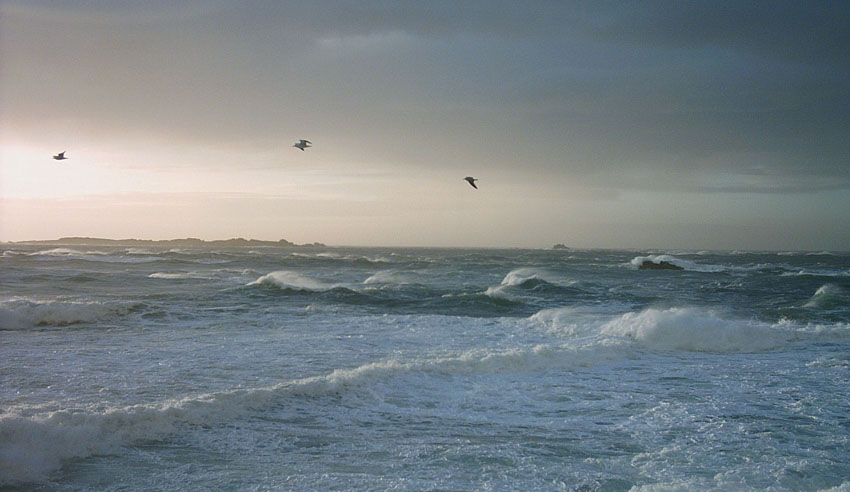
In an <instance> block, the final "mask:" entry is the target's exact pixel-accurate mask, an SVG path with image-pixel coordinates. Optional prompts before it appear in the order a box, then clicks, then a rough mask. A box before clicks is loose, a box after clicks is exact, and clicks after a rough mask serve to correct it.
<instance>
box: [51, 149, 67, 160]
mask: <svg viewBox="0 0 850 492" xmlns="http://www.w3.org/2000/svg"><path fill="white" fill-rule="evenodd" d="M53 158H54V159H56V160H57V161H64V160H65V159H67V157H65V151H64V150H63V151H62V152H59V153H58V154H56V155H54V156H53Z"/></svg>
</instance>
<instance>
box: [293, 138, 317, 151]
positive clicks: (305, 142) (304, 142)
mask: <svg viewBox="0 0 850 492" xmlns="http://www.w3.org/2000/svg"><path fill="white" fill-rule="evenodd" d="M312 146H313V142H311V141H309V140H299V141H297V142H295V145H293V147H295V148H296V149H301V151H302V152H304V149H306V148H307V147H312Z"/></svg>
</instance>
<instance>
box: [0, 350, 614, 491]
mask: <svg viewBox="0 0 850 492" xmlns="http://www.w3.org/2000/svg"><path fill="white" fill-rule="evenodd" d="M612 357H616V354H614V353H610V354H605V353H593V354H586V353H584V354H583V353H582V352H581V351H578V350H576V349H572V348H570V347H567V346H555V345H537V346H534V347H530V348H526V349H510V350H503V351H487V350H471V351H468V352H464V353H461V354H459V355H457V356H450V357H441V358H422V359H417V360H411V361H400V360H385V361H381V362H375V363H369V364H365V365H362V366H360V367H356V368H353V369H337V370H334V371H333V372H331V373H330V374H326V375H322V376H313V377H308V378H303V379H298V380H292V381H286V382H282V383H278V384H275V385H272V386H267V387H260V388H252V389H238V390H231V391H222V392H216V393H209V394H202V395H197V396H193V397H187V398H182V399H173V400H168V401H165V402H162V403H159V404H146V405H132V406H127V407H123V408H112V409H108V410H105V411H97V410H90V409H74V410H60V411H54V412H49V413H45V414H37V415H22V413H26V409H13V410H12V411H10V412H9V413H7V414H6V415H3V416H0V436H2V439H0V484H14V483H26V482H32V481H35V480H39V479H41V478H43V477H44V476H46V475H47V474H49V473H50V472H52V471H55V470H57V469H59V468H60V467H61V466H62V464H63V463H64V462H65V461H66V460H69V459H73V458H85V457H88V456H93V455H99V454H107V453H111V452H115V451H117V450H118V449H120V448H121V447H122V446H126V445H129V444H132V443H134V442H139V441H156V440H162V439H165V438H167V437H168V436H171V435H173V434H174V433H176V432H178V431H179V429H180V428H181V427H184V426H200V425H205V426H208V425H215V424H217V423H222V422H227V421H228V420H231V419H233V418H236V417H239V416H241V415H245V414H247V413H248V412H251V411H254V410H260V409H263V408H267V407H268V406H270V405H274V404H278V403H279V400H281V399H283V398H317V397H322V396H329V395H335V394H339V393H341V392H344V391H348V390H351V389H356V388H359V387H363V386H366V385H369V384H370V383H375V382H379V381H383V380H386V379H388V378H394V377H401V376H404V375H408V374H414V373H422V374H439V375H445V374H448V375H451V374H490V373H502V372H516V371H533V370H538V369H546V368H550V367H563V368H570V367H574V368H575V367H585V366H590V365H593V364H595V363H597V362H598V361H599V360H604V359H606V358H612ZM22 410H23V412H22Z"/></svg>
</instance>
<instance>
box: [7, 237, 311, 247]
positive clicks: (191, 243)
mask: <svg viewBox="0 0 850 492" xmlns="http://www.w3.org/2000/svg"><path fill="white" fill-rule="evenodd" d="M15 244H50V245H63V246H82V245H85V246H131V247H136V246H170V247H176V248H202V247H209V246H215V247H227V248H238V247H243V246H277V247H283V248H309V247H314V248H315V247H325V245H324V244H322V243H307V244H295V243H293V242H291V241H287V240H286V239H281V240H279V241H261V240H259V239H243V238H241V237H238V238H233V239H217V240H212V241H204V240H203V239H197V238H194V237H188V238H185V239H162V240H155V239H103V238H98V237H63V238H59V239H46V240H41V241H15Z"/></svg>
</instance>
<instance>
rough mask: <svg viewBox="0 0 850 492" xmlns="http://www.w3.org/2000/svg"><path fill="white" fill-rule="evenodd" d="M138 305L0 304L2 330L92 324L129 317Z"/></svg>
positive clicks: (11, 301) (18, 301)
mask: <svg viewBox="0 0 850 492" xmlns="http://www.w3.org/2000/svg"><path fill="white" fill-rule="evenodd" d="M134 306H135V305H134V304H133V303H128V302H121V303H103V302H84V301H57V300H52V301H35V300H31V299H9V300H4V301H0V330H22V329H27V328H34V327H37V326H68V325H73V324H78V323H91V322H94V321H97V320H100V319H104V318H107V317H110V316H115V315H123V314H127V313H128V312H130V311H131V310H132V309H133V308H134Z"/></svg>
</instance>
